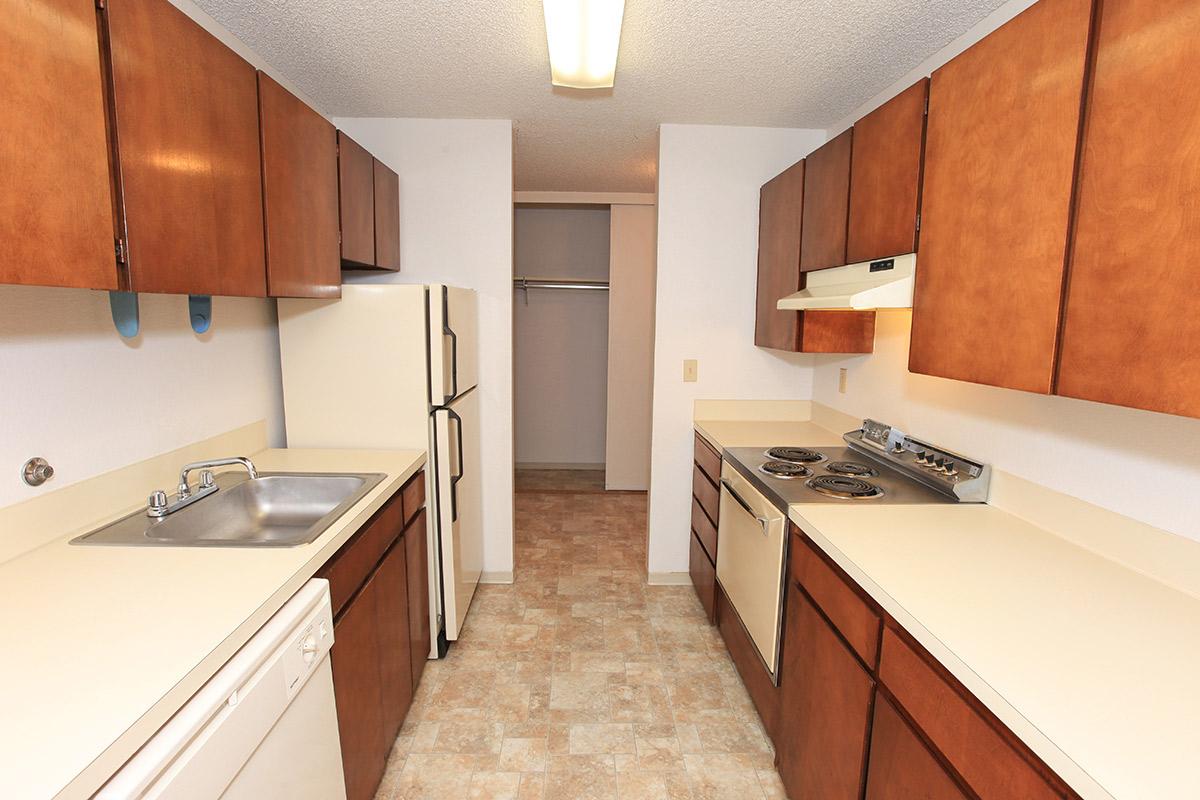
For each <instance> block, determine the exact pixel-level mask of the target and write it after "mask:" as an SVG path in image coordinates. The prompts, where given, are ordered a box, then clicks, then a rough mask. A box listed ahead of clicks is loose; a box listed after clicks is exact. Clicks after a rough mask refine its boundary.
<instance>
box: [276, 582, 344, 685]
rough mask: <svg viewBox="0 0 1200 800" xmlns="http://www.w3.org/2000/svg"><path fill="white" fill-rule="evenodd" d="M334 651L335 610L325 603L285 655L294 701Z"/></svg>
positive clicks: (294, 638) (284, 667) (286, 670)
mask: <svg viewBox="0 0 1200 800" xmlns="http://www.w3.org/2000/svg"><path fill="white" fill-rule="evenodd" d="M331 647H333V609H332V607H331V606H330V605H329V604H328V603H322V604H321V605H320V606H318V607H317V608H316V609H314V611H313V613H312V616H311V617H310V618H309V619H308V621H307V622H306V624H305V625H304V626H303V627H302V628H301V629H300V632H299V633H297V634H296V635H295V636H294V637H293V638H292V641H291V644H290V645H289V646H288V647H287V649H286V650H285V651H284V653H283V672H284V677H285V679H286V681H287V693H288V699H291V698H292V697H293V696H294V695H295V694H296V692H298V691H300V687H302V686H303V685H304V682H305V681H306V680H307V679H308V676H309V675H310V674H311V673H312V671H313V669H315V668H316V666H317V664H319V663H321V659H322V658H324V657H325V654H326V653H328V652H329V648H331Z"/></svg>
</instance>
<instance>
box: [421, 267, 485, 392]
mask: <svg viewBox="0 0 1200 800" xmlns="http://www.w3.org/2000/svg"><path fill="white" fill-rule="evenodd" d="M478 313H479V312H478V308H477V302H476V298H475V292H474V291H472V290H471V289H459V288H457V287H455V286H443V285H441V284H433V285H431V286H430V287H429V344H430V353H429V402H430V405H433V406H444V405H449V404H450V403H452V402H454V399H455V398H456V397H461V396H462V395H464V394H466V393H467V392H469V391H470V390H471V388H472V387H474V386H475V384H476V383H478V380H479V367H478V365H479V344H478V324H477V317H478Z"/></svg>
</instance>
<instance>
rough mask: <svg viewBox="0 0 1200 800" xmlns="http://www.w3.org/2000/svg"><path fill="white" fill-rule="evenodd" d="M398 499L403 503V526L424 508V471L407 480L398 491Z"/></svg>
mask: <svg viewBox="0 0 1200 800" xmlns="http://www.w3.org/2000/svg"><path fill="white" fill-rule="evenodd" d="M400 497H401V500H402V502H403V503H404V524H405V525H407V524H408V523H410V522H412V518H413V517H415V516H416V515H417V514H418V513H420V511H421V509H422V508H423V507H424V506H425V470H421V471H420V472H418V473H417V474H416V475H413V476H412V477H411V478H409V479H408V483H406V484H404V488H403V489H401V490H400Z"/></svg>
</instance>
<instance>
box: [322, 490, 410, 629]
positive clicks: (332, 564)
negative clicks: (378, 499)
mask: <svg viewBox="0 0 1200 800" xmlns="http://www.w3.org/2000/svg"><path fill="white" fill-rule="evenodd" d="M401 510H402V506H401V503H400V497H399V496H395V497H393V498H392V499H391V500H389V501H388V502H387V504H386V505H385V506H384V507H383V508H381V509H380V510H379V512H378V513H377V514H376V515H375V518H374V519H372V520H371V521H370V522H368V523H367V525H366V527H365V528H364V529H363V530H362V531H361V532H359V533H358V534H357V535H356V536H355V537H354V538H353V539H351V540H350V541H349V542H347V543H346V544H344V545H342V549H340V550H338V552H337V553H336V554H335V555H334V557H333V558H331V559H330V560H329V562H328V563H327V564H326V565H325V566H324V567H322V568H321V570H320V571H319V572H318V573H317V577H319V578H326V579H328V580H329V597H330V600H331V601H332V603H333V613H334V615H337V614H339V613H341V610H342V607H343V606H345V605H346V601H347V600H349V599H350V598H351V597H353V596H354V593H355V592H356V591H358V587H360V586H362V585H363V584H364V583H365V582H366V581H367V578H369V577H370V575H371V573H372V572H373V571H374V569H375V565H376V564H378V563H379V560H380V559H381V558H383V554H384V553H385V552H387V549H388V548H389V547H391V545H392V542H394V541H396V538H397V537H398V536H399V535H400V532H401V530H402V529H403V527H404V526H403V523H402V515H401Z"/></svg>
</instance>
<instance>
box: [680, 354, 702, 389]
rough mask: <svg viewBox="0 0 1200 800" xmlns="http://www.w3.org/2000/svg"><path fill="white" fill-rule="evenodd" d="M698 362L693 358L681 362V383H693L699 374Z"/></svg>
mask: <svg viewBox="0 0 1200 800" xmlns="http://www.w3.org/2000/svg"><path fill="white" fill-rule="evenodd" d="M699 370H700V368H699V366H698V362H697V361H696V359H694V358H688V359H685V360H684V362H683V382H684V383H695V382H696V376H697V375H698V374H699Z"/></svg>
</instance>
